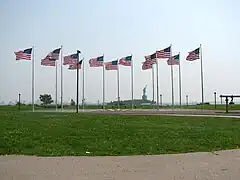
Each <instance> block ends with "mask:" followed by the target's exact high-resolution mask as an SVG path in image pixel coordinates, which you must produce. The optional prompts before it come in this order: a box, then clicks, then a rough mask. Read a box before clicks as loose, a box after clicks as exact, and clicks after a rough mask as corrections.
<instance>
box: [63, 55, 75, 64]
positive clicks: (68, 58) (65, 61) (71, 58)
mask: <svg viewBox="0 0 240 180" xmlns="http://www.w3.org/2000/svg"><path fill="white" fill-rule="evenodd" d="M77 60H78V53H76V54H71V55H68V56H64V58H63V65H71V64H75V63H76V62H77Z"/></svg>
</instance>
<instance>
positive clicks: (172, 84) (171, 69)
mask: <svg viewBox="0 0 240 180" xmlns="http://www.w3.org/2000/svg"><path fill="white" fill-rule="evenodd" d="M170 47H171V49H170V58H171V84H172V108H174V87H173V86H174V84H173V64H172V45H170Z"/></svg>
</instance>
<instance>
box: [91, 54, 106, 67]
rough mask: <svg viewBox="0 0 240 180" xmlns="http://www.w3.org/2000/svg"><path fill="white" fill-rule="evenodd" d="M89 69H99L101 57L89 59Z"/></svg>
mask: <svg viewBox="0 0 240 180" xmlns="http://www.w3.org/2000/svg"><path fill="white" fill-rule="evenodd" d="M89 65H90V67H101V66H103V56H99V57H96V58H91V59H90V60H89Z"/></svg>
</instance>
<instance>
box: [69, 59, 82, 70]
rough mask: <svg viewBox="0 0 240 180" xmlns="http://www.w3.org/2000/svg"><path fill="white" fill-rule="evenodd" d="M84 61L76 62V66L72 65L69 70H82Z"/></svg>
mask: <svg viewBox="0 0 240 180" xmlns="http://www.w3.org/2000/svg"><path fill="white" fill-rule="evenodd" d="M82 61H83V60H81V61H79V62H75V63H74V64H70V65H69V67H68V69H69V70H75V69H77V68H79V69H81V68H82Z"/></svg>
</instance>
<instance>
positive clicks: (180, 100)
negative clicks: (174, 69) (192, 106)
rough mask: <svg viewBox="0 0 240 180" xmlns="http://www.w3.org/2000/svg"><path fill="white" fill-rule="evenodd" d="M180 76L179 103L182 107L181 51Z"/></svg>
mask: <svg viewBox="0 0 240 180" xmlns="http://www.w3.org/2000/svg"><path fill="white" fill-rule="evenodd" d="M178 73H179V75H178V78H179V103H180V107H181V106H182V77H181V61H180V52H179V65H178Z"/></svg>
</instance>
